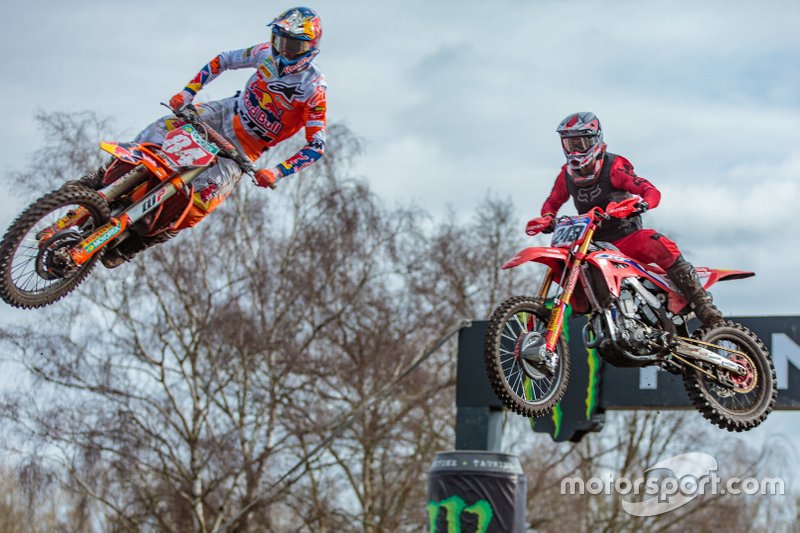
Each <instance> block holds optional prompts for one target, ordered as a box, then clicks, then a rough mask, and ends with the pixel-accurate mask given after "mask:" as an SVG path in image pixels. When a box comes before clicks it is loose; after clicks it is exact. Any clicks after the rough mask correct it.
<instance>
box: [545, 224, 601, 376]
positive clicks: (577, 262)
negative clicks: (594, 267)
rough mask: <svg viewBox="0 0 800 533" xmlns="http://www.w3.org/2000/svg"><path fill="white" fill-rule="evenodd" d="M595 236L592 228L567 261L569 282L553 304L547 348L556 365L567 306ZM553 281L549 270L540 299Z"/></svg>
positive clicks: (548, 325)
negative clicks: (570, 259)
mask: <svg viewBox="0 0 800 533" xmlns="http://www.w3.org/2000/svg"><path fill="white" fill-rule="evenodd" d="M593 235H594V228H590V229H589V231H588V232H587V234H586V237H585V238H584V240H583V243H581V245H580V246H579V247H578V249H577V250H575V251H574V253H572V254H571V256H572V261H571V263H570V261H569V259H568V260H567V264H566V265H565V267H568V272H569V274H568V277H567V282H566V283H565V284H564V291H563V292H562V293H561V294H559V295H558V296H556V299H555V301H554V302H553V310H552V312H551V314H550V322H548V324H547V335H546V336H545V347H546V348H547V352H548V353H549V354H553V355H554V356H555V357H554V363H558V354H557V352H556V345H557V344H558V339H559V337H560V336H561V332H562V331H563V329H564V317H565V316H566V310H567V306H568V305H569V304H570V301H571V300H572V293H573V291H574V290H575V286H576V285H577V284H578V277H579V275H580V271H581V265H582V264H583V260H584V259H585V258H586V252H587V250H588V249H589V243H590V242H592V236H593ZM552 281H553V270H552V269H549V270H548V272H547V274H546V275H545V277H544V280H543V281H542V285H541V287H540V288H539V297H540V298H542V300H544V299H545V298H546V297H547V293H548V291H549V289H550V284H551V283H552Z"/></svg>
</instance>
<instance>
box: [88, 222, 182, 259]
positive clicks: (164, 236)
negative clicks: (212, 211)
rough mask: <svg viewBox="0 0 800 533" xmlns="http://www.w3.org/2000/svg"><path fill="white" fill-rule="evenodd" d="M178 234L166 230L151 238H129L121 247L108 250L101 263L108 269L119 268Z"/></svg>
mask: <svg viewBox="0 0 800 533" xmlns="http://www.w3.org/2000/svg"><path fill="white" fill-rule="evenodd" d="M177 234H178V232H177V231H173V230H164V231H162V232H161V233H158V234H156V235H153V236H150V237H139V236H131V237H128V238H127V239H125V240H124V241H122V242H121V243H120V244H119V246H115V247H114V248H111V249H109V250H106V253H105V254H103V257H102V258H101V259H100V262H101V263H103V266H104V267H106V268H117V267H118V266H120V265H121V264H122V263H125V262H127V261H130V260H131V259H133V257H134V256H135V255H136V254H138V253H139V252H141V251H142V250H145V249H147V248H150V247H151V246H155V245H156V244H161V243H162V242H166V241H168V240H170V239H171V238H172V237H174V236H175V235H177Z"/></svg>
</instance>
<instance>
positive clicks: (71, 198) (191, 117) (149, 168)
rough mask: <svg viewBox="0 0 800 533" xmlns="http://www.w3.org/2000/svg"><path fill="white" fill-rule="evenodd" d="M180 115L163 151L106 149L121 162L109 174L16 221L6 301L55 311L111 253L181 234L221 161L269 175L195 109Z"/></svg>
mask: <svg viewBox="0 0 800 533" xmlns="http://www.w3.org/2000/svg"><path fill="white" fill-rule="evenodd" d="M173 112H174V113H175V116H176V117H178V119H180V121H176V124H175V125H176V127H175V129H173V130H172V131H170V132H169V133H168V134H167V135H166V137H165V139H164V142H163V143H162V144H161V145H157V144H152V143H141V144H137V143H107V142H101V143H100V147H101V148H102V149H103V150H105V151H107V152H109V153H110V154H111V155H112V156H114V158H115V159H114V160H113V162H112V163H111V164H110V165H109V166H108V168H107V169H106V170H105V172H104V173H103V174H102V175H99V174H98V173H92V174H88V175H87V176H84V177H83V178H81V179H79V180H76V181H73V182H68V183H67V184H65V185H64V186H62V187H61V188H60V189H58V190H56V191H53V192H51V193H49V194H46V195H45V196H42V197H41V198H39V199H38V200H36V201H35V202H34V203H33V204H31V205H30V206H29V207H28V208H27V209H25V211H23V212H22V214H21V215H20V216H19V217H17V219H16V220H15V221H14V223H13V224H12V225H11V227H10V228H9V229H8V231H7V232H6V234H5V236H3V240H2V241H0V298H2V299H3V300H4V301H5V302H6V303H8V304H10V305H12V306H14V307H21V308H35V307H43V306H45V305H48V304H51V303H53V302H55V301H56V300H58V299H60V298H62V297H63V296H64V295H66V294H67V293H69V292H70V291H72V290H73V289H75V288H76V287H77V286H78V285H79V284H80V283H81V282H82V281H83V280H84V279H85V278H86V276H87V275H88V274H89V272H90V271H91V270H92V268H93V267H94V266H95V264H96V263H97V261H98V260H99V259H100V258H101V256H102V255H103V254H104V253H105V252H106V251H107V250H108V249H110V248H112V247H115V246H119V245H120V244H121V243H122V242H124V241H125V240H126V239H134V238H151V239H156V240H157V239H158V237H159V236H160V235H164V232H167V231H171V230H174V229H175V228H177V226H178V225H179V224H180V222H181V221H182V220H183V219H184V218H185V217H186V215H187V214H188V212H189V210H190V208H191V206H192V197H193V194H194V187H193V186H192V182H193V181H194V180H195V178H197V177H198V176H199V175H200V174H201V173H202V172H203V171H204V170H206V169H207V168H208V167H210V166H212V165H214V164H216V162H217V160H218V158H220V157H226V158H229V159H232V160H233V161H235V162H236V163H237V164H238V165H239V167H240V168H241V169H242V171H243V172H245V173H247V174H250V175H251V176H254V175H255V174H257V173H258V172H263V171H258V170H256V168H255V167H254V166H253V164H252V163H251V162H250V160H249V159H247V158H246V157H245V156H244V155H242V154H241V153H239V151H238V150H237V149H236V147H234V146H233V144H232V143H230V142H229V141H228V140H227V139H225V138H224V137H223V136H222V135H220V134H219V133H217V132H216V131H214V130H213V129H212V128H211V127H210V126H209V125H208V124H205V123H204V122H203V121H202V120H201V119H200V117H199V116H198V114H197V112H196V110H195V109H194V108H193V107H192V106H187V107H185V108H184V109H183V110H178V111H174V110H173ZM164 240H166V239H164Z"/></svg>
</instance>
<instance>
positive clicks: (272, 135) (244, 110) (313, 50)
mask: <svg viewBox="0 0 800 533" xmlns="http://www.w3.org/2000/svg"><path fill="white" fill-rule="evenodd" d="M269 26H271V28H272V30H271V39H270V42H266V43H260V44H256V45H255V46H252V47H250V48H246V49H243V50H232V51H228V52H222V53H221V54H219V55H218V56H217V57H215V58H214V59H212V60H211V61H210V62H209V63H208V64H207V65H205V66H204V67H203V68H202V69H200V71H199V72H198V73H197V75H196V76H195V77H194V78H192V80H190V81H189V83H188V84H187V85H186V86H185V87H184V88H183V89H182V90H181V91H180V92H178V94H176V95H175V96H173V97H172V98H171V99H170V101H169V103H170V107H172V108H173V109H180V108H182V107H184V106H186V105H189V104H191V103H192V100H193V99H194V97H195V95H196V94H197V93H198V92H199V91H200V90H201V89H202V88H203V87H204V86H205V85H207V84H208V83H209V82H211V81H212V80H214V79H215V78H216V77H217V76H219V75H220V74H221V73H222V72H224V71H226V70H233V69H243V68H251V69H255V72H254V73H253V75H252V76H251V77H250V79H249V80H248V81H247V84H246V85H245V87H244V89H243V90H242V91H239V92H238V93H236V95H234V96H232V97H230V98H225V99H223V100H218V101H213V102H207V103H203V104H199V105H198V106H197V112H198V113H199V115H200V118H201V119H202V120H203V121H204V122H206V123H208V124H209V125H211V127H212V128H214V129H215V130H216V131H218V132H219V133H221V134H222V135H223V136H224V137H226V138H227V139H228V140H229V141H231V142H232V143H233V144H234V146H236V148H237V149H238V150H239V152H240V153H242V154H244V155H245V156H247V157H248V158H249V159H250V160H251V161H255V160H256V159H258V158H259V156H261V154H262V153H264V152H265V151H267V150H268V149H269V148H272V147H274V146H276V145H278V144H280V143H281V142H283V141H285V140H286V139H289V138H290V137H292V136H293V135H294V134H295V133H297V132H298V131H299V130H301V129H305V138H306V145H305V146H304V147H303V148H301V149H300V150H299V151H298V152H297V153H296V154H294V155H293V156H292V157H290V158H289V159H287V160H286V161H283V162H282V163H280V164H278V165H276V166H274V167H272V168H269V169H265V171H262V172H259V173H258V174H256V179H257V180H258V182H257V185H259V186H261V187H274V185H275V183H276V182H278V181H279V180H281V179H283V178H285V177H287V176H289V175H291V174H293V173H295V172H297V171H299V170H301V169H303V168H306V167H307V166H309V165H311V164H313V163H314V162H316V161H317V160H319V159H320V158H321V157H322V155H323V153H324V151H325V127H326V110H327V104H326V96H325V91H326V87H327V84H326V81H325V76H324V74H323V73H322V72H321V71H320V69H319V67H318V66H317V64H316V62H314V61H313V60H314V58H315V57H316V55H317V54H318V53H319V41H320V39H321V38H322V25H321V22H320V18H319V15H317V13H316V12H315V11H314V10H312V9H309V8H307V7H295V8H291V9H289V10H287V11H285V12H283V13H281V14H280V15H278V16H277V17H276V18H275V19H274V20H273V21H272V22H270V24H269ZM175 127H176V124H175V117H174V116H166V117H162V118H160V119H159V120H157V121H155V122H153V123H152V124H150V125H149V126H148V127H147V128H145V129H144V131H142V132H141V133H140V134H139V135H138V136H137V137H136V139H135V142H139V143H141V142H151V143H156V144H161V143H162V142H163V141H164V137H165V136H166V134H167V133H168V132H169V131H170V130H172V129H174V128H175ZM241 175H242V171H241V169H240V168H239V166H238V165H237V164H235V163H234V162H233V161H232V160H230V159H226V158H220V159H219V160H218V161H217V164H215V165H214V166H212V167H210V168H209V169H208V170H206V171H205V172H203V174H201V175H200V176H199V177H198V178H197V179H196V180H195V182H194V183H193V186H194V187H195V190H196V192H195V194H194V196H193V198H192V203H193V205H192V206H191V209H190V211H189V213H188V215H187V216H186V217H185V219H184V221H183V222H182V223H181V224H180V226H179V227H176V228H169V229H166V230H164V231H163V232H161V233H160V234H158V235H156V236H149V237H145V238H138V239H132V238H129V239H128V240H126V241H124V242H123V243H122V244H120V246H118V247H116V248H113V249H111V250H109V251H108V252H107V253H106V254H105V256H104V257H103V258H102V262H103V264H104V265H105V266H106V267H108V268H114V267H116V266H119V265H120V264H122V263H123V262H125V261H127V260H130V259H131V258H132V257H133V255H134V254H136V253H137V252H139V251H141V250H143V249H145V248H147V247H149V246H152V245H154V244H158V243H160V242H163V241H165V240H167V239H169V238H170V237H172V236H174V235H175V234H176V233H177V232H178V231H179V230H182V229H185V228H187V227H192V226H194V225H196V224H197V223H198V222H200V220H202V219H203V218H204V217H205V216H206V215H208V214H209V213H211V212H212V211H213V210H214V209H216V208H217V207H218V206H219V204H220V203H222V201H223V200H225V198H227V197H228V196H229V195H230V193H231V192H232V191H233V189H234V187H235V185H236V184H237V183H238V181H239V179H240V178H241Z"/></svg>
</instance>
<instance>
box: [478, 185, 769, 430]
mask: <svg viewBox="0 0 800 533" xmlns="http://www.w3.org/2000/svg"><path fill="white" fill-rule="evenodd" d="M637 201H639V198H637V197H633V198H629V199H626V200H623V201H622V202H619V203H613V202H612V203H611V204H609V205H608V206H607V207H606V209H605V211H604V210H603V209H600V208H599V207H595V208H593V209H592V210H591V211H589V212H588V213H586V214H584V215H580V216H577V217H561V218H560V219H559V220H558V223H557V225H556V227H555V230H554V232H553V238H552V242H551V245H550V246H549V247H532V248H526V249H525V250H523V251H521V252H520V253H518V254H517V255H516V256H515V257H514V258H513V259H511V261H509V262H508V263H506V264H505V265H504V266H503V267H502V268H513V267H516V266H519V265H521V264H523V263H526V262H528V261H533V262H536V263H542V264H544V265H546V266H547V267H548V271H547V273H546V275H545V278H544V280H543V282H542V284H541V287H540V289H539V294H538V297H527V296H517V297H513V298H510V299H508V300H506V301H505V302H504V303H502V304H501V305H499V306H498V307H497V309H495V311H494V312H493V314H492V316H491V318H490V320H489V325H488V331H487V334H486V339H485V345H484V358H485V363H486V371H487V374H488V377H489V381H490V383H491V385H492V388H493V389H494V392H495V394H497V396H498V398H500V400H501V401H502V402H503V404H504V405H505V406H506V407H507V408H509V409H511V410H512V411H514V412H516V413H518V414H520V415H523V416H527V417H534V416H542V415H545V414H547V413H549V412H550V410H551V409H552V408H553V407H554V406H555V404H556V403H558V402H559V401H560V400H561V398H562V396H563V395H564V392H565V390H566V387H567V381H568V380H569V352H568V348H567V343H566V340H565V339H564V336H563V335H562V331H563V327H564V320H565V316H566V314H565V310H566V308H567V306H569V305H572V309H573V312H574V313H576V314H586V315H589V316H588V322H587V324H586V325H585V327H584V328H583V335H582V336H583V342H584V344H585V346H586V347H587V348H589V349H592V348H593V349H596V350H597V353H598V354H599V355H600V356H601V357H603V358H604V359H605V360H606V361H607V362H609V363H611V364H613V365H615V366H620V367H642V366H649V365H658V366H660V367H662V368H663V369H665V370H667V371H669V372H672V373H674V374H679V375H682V376H683V381H684V385H685V387H686V390H687V392H688V394H689V398H690V399H691V401H692V403H693V404H694V406H695V407H696V408H697V409H698V410H699V411H700V412H701V413H702V414H703V416H704V417H706V418H707V419H709V420H710V421H711V422H712V423H714V424H716V425H718V426H719V427H721V428H724V429H727V430H729V431H746V430H749V429H752V428H754V427H756V426H757V425H759V424H760V423H761V422H763V421H764V419H765V418H766V417H767V415H768V414H769V413H770V411H772V408H773V406H774V405H775V397H776V394H777V390H776V388H775V368H774V367H773V364H772V359H771V357H770V354H769V352H768V350H767V348H766V346H764V343H763V342H762V341H761V340H760V339H759V338H758V337H757V336H756V335H755V334H754V333H753V332H752V331H750V330H749V329H747V328H746V327H744V326H742V325H741V324H738V323H736V322H732V321H730V320H724V321H722V322H719V323H717V324H715V325H713V326H711V327H702V328H699V329H697V330H696V331H694V332H690V330H689V320H690V319H691V318H692V317H693V316H694V313H693V312H692V310H691V308H690V306H689V305H688V302H687V300H686V299H685V298H684V297H683V295H682V294H681V293H680V292H678V291H677V290H676V289H675V287H674V286H673V285H672V284H671V283H670V282H669V281H668V279H667V277H666V276H665V272H664V271H663V270H661V269H660V268H658V267H657V266H653V265H641V264H639V263H637V262H636V261H634V260H633V259H631V258H629V257H627V256H625V255H624V254H622V253H621V252H620V251H619V250H618V249H616V248H615V247H614V246H613V245H611V244H609V243H604V242H600V241H597V242H593V240H592V237H593V236H594V232H595V230H596V228H597V227H598V225H599V224H602V222H603V221H604V220H608V219H610V218H611V217H617V218H622V217H626V216H629V215H631V214H633V213H635V212H636V208H635V207H634V206H635V204H636V202H637ZM534 229H538V231H537V233H538V232H541V231H543V230H544V229H545V227H544V226H542V227H540V228H534ZM697 272H698V275H699V276H700V278H701V280H703V281H704V285H705V287H706V288H708V287H710V286H711V285H713V284H714V283H716V282H717V281H720V280H723V279H741V278H746V277H749V276H753V275H754V274H753V273H752V272H743V271H738V270H717V269H710V268H698V269H697ZM554 280H557V284H558V286H559V287H560V288H559V290H557V291H556V295H555V299H554V300H553V303H552V306H548V305H546V304H545V302H546V299H547V296H548V293H549V291H550V286H551V284H552V283H553V281H554Z"/></svg>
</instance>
